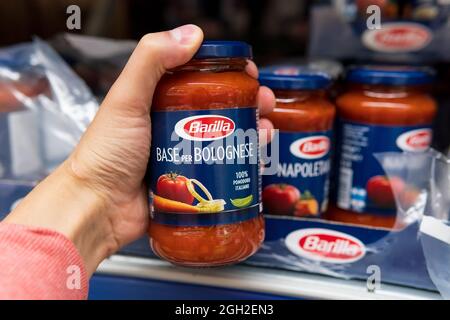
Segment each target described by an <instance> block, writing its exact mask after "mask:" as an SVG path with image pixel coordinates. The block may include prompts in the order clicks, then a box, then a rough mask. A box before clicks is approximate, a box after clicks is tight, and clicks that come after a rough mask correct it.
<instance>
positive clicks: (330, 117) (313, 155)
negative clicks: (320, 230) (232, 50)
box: [259, 66, 335, 218]
mask: <svg viewBox="0 0 450 320" xmlns="http://www.w3.org/2000/svg"><path fill="white" fill-rule="evenodd" d="M259 81H260V83H261V84H262V85H266V86H268V87H270V88H271V89H273V91H274V93H275V96H276V101H277V104H276V107H275V109H274V111H273V112H272V113H270V114H269V115H268V116H267V117H268V119H270V120H271V121H272V123H273V125H274V128H275V129H278V130H279V131H278V133H277V134H276V135H275V136H274V138H273V140H272V142H271V143H270V144H269V145H268V148H269V149H271V148H272V146H273V145H274V144H275V143H277V144H278V145H279V148H278V150H276V148H274V150H271V153H273V152H277V151H279V159H278V160H279V162H278V165H277V168H276V170H275V171H274V172H271V174H269V172H268V168H267V166H266V168H265V175H264V176H263V204H264V212H265V213H266V214H272V215H284V216H295V217H315V218H318V217H320V215H321V214H322V213H323V212H324V211H325V210H326V209H327V206H328V190H329V174H330V147H331V140H332V127H333V121H334V116H335V107H334V105H333V104H332V103H331V102H330V101H329V100H328V98H327V94H326V88H327V87H328V86H329V84H330V82H331V81H330V78H329V76H328V75H326V74H325V73H322V72H319V71H313V70H311V69H308V68H302V67H298V66H280V67H271V68H267V69H263V70H261V72H260V77H259ZM272 159H274V158H273V157H272Z"/></svg>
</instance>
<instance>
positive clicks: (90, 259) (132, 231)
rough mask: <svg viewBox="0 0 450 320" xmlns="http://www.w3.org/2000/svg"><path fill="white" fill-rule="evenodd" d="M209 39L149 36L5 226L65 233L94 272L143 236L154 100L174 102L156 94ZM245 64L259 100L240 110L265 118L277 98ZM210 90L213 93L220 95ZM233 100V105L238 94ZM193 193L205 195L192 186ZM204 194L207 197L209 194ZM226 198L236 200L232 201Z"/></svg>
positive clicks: (183, 33) (186, 29)
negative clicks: (73, 143)
mask: <svg viewBox="0 0 450 320" xmlns="http://www.w3.org/2000/svg"><path fill="white" fill-rule="evenodd" d="M202 41H203V34H202V31H201V30H200V29H199V28H198V27H196V26H193V25H186V26H183V27H180V28H177V29H174V30H172V31H169V32H160V33H155V34H148V35H146V36H144V37H143V38H142V39H141V41H140V42H139V44H138V46H137V48H136V49H135V51H134V52H133V54H132V55H131V57H130V59H129V61H128V63H127V65H126V66H125V68H124V69H123V71H122V73H121V75H120V76H119V78H118V79H117V80H116V82H115V83H114V85H113V86H112V88H111V89H110V91H109V93H108V95H107V96H106V98H105V99H104V101H103V103H102V105H101V107H100V110H99V111H98V113H97V115H96V117H95V119H94V121H93V122H92V124H91V125H90V127H89V128H88V130H87V131H86V133H85V134H84V136H83V138H82V140H81V141H80V143H79V145H78V146H77V147H76V149H75V150H74V152H73V153H72V155H71V156H70V157H69V158H68V159H67V160H66V161H65V162H64V163H63V164H62V165H61V166H60V167H58V168H57V169H56V170H55V171H54V172H53V173H52V174H51V175H50V176H49V177H47V178H46V179H45V180H44V181H42V182H41V183H40V184H39V185H38V186H37V187H36V188H35V189H34V190H33V191H32V192H31V193H30V194H29V195H28V196H27V197H26V198H24V199H23V201H21V202H20V204H19V205H18V207H17V208H16V209H15V210H14V211H13V212H12V213H11V214H10V215H9V216H8V217H7V218H6V219H5V221H6V222H9V223H15V224H22V225H27V226H33V227H42V228H48V229H52V230H55V231H57V232H59V233H61V234H63V235H65V236H66V237H67V238H69V239H70V240H71V241H72V242H73V243H74V244H75V246H76V248H77V249H78V251H79V252H80V254H81V256H82V257H83V259H84V261H85V265H86V269H87V274H88V275H91V274H92V273H93V272H94V271H95V269H96V267H97V266H98V264H99V263H100V262H101V261H102V260H103V259H104V258H106V257H108V256H109V255H111V254H112V253H114V252H116V251H117V250H118V249H119V248H120V247H122V246H124V245H126V244H127V243H130V242H131V241H134V240H136V239H137V238H139V237H141V236H142V235H144V234H145V232H146V231H147V229H148V222H149V205H148V200H149V199H148V198H149V197H148V191H147V187H146V185H145V183H144V176H145V174H146V170H147V163H148V159H149V156H150V140H151V138H152V139H153V140H154V141H157V140H158V139H159V137H158V135H159V134H160V133H159V132H154V134H155V136H154V137H151V119H150V109H151V108H152V103H151V101H152V98H154V105H155V106H156V107H155V110H154V111H157V110H158V109H160V108H162V107H164V106H165V105H164V103H165V102H170V101H172V100H169V98H167V99H160V96H159V95H156V96H155V97H153V93H154V91H155V87H156V85H157V83H158V81H159V80H160V78H161V77H162V76H163V75H164V74H165V73H166V71H167V70H170V69H173V68H176V67H179V66H181V65H184V64H185V63H187V62H188V61H190V60H191V58H192V57H193V55H194V54H195V53H196V52H197V51H198V49H199V47H200V45H201V43H202ZM238 66H239V68H240V69H241V70H242V71H244V70H245V71H246V72H242V73H239V75H240V78H239V79H242V81H243V79H246V81H248V83H251V85H249V84H246V87H245V88H247V87H251V88H252V97H251V99H250V96H249V95H247V94H244V95H243V97H244V98H247V97H248V98H249V101H247V100H245V99H244V100H240V101H239V100H236V103H237V106H239V107H240V106H243V105H248V106H252V107H255V108H256V107H258V108H259V111H260V113H261V114H264V113H267V112H270V111H271V109H272V108H273V106H274V103H275V102H274V101H275V100H274V96H273V94H272V92H271V91H270V90H269V89H267V88H258V85H257V83H256V81H255V80H254V79H255V78H256V77H257V69H256V66H255V65H254V64H253V63H252V62H247V60H245V59H243V60H242V61H240V62H239V63H238ZM239 79H237V80H236V81H241V80H239ZM166 83H167V82H166ZM162 85H164V84H162ZM207 87H208V86H206V84H205V88H207ZM209 87H210V86H209ZM198 90H200V91H201V90H205V89H202V88H198ZM160 92H161V91H160ZM179 93H180V92H179V91H176V90H175V91H171V92H168V96H170V97H171V99H177V98H176V97H177V95H178V97H180V96H179ZM209 93H210V94H211V95H213V94H214V91H210V92H209ZM223 93H224V91H223V90H218V91H216V94H217V95H218V96H219V97H220V98H221V99H222V100H221V101H225V100H226V95H223ZM192 97H198V95H193V96H192ZM229 98H230V99H231V100H230V101H232V100H233V99H238V95H235V96H231V97H229ZM223 99H225V100H223ZM250 100H251V101H250ZM164 101H165V102H164ZM230 101H225V102H224V103H225V104H227V103H228V104H230V103H231V102H230ZM205 102H206V100H205V99H203V100H200V101H190V102H189V101H184V103H185V105H186V104H187V103H193V104H197V103H198V105H199V106H201V103H205ZM255 110H256V109H255ZM260 127H261V128H268V129H270V128H271V124H270V122H269V121H267V120H264V119H261V121H260ZM238 152H245V150H238ZM254 152H256V151H254ZM189 178H193V177H189ZM192 188H195V190H196V192H197V193H200V192H201V190H200V189H199V188H198V185H196V184H195V182H193V181H192ZM209 191H210V192H211V193H214V191H215V190H214V189H212V188H210V189H209ZM201 196H202V198H205V199H207V196H206V195H205V194H201ZM224 201H226V202H227V203H231V202H230V199H224ZM235 203H236V202H235ZM237 203H239V201H238V202H237ZM241 204H242V203H241ZM248 221H252V220H248ZM244 223H249V224H250V223H253V222H244ZM255 223H256V222H255ZM192 249H193V250H196V249H198V248H192Z"/></svg>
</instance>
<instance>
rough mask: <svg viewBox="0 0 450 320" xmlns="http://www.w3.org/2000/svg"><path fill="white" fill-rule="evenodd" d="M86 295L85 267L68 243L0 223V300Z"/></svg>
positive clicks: (38, 230)
mask: <svg viewBox="0 0 450 320" xmlns="http://www.w3.org/2000/svg"><path fill="white" fill-rule="evenodd" d="M87 293H88V279H87V275H86V270H85V268H84V263H83V260H82V258H81V256H80V254H79V253H78V251H77V249H76V248H75V246H74V244H73V243H72V242H71V241H70V240H69V239H67V238H66V237H65V236H63V235H62V234H60V233H57V232H55V231H52V230H47V229H43V228H35V227H27V226H21V225H16V224H8V223H4V222H2V223H0V299H86V298H87Z"/></svg>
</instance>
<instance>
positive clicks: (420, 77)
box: [347, 65, 434, 86]
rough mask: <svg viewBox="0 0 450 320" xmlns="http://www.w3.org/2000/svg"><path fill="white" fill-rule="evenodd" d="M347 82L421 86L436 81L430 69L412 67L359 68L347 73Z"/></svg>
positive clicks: (353, 68)
mask: <svg viewBox="0 0 450 320" xmlns="http://www.w3.org/2000/svg"><path fill="white" fill-rule="evenodd" d="M347 80H348V81H350V82H356V83H364V84H385V85H397V86H398V85H421V84H428V83H431V82H432V81H433V80H434V72H433V70H432V69H430V68H425V67H422V68H419V67H410V66H369V65H367V66H357V67H352V68H350V69H349V70H348V71H347Z"/></svg>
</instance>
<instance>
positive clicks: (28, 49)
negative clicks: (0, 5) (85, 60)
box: [0, 39, 98, 181]
mask: <svg viewBox="0 0 450 320" xmlns="http://www.w3.org/2000/svg"><path fill="white" fill-rule="evenodd" d="M97 109H98V103H97V101H96V100H95V98H94V96H93V95H92V93H91V91H90V90H89V88H88V87H87V86H86V84H85V83H84V82H83V81H82V80H81V79H80V78H79V77H78V76H77V75H76V74H75V73H74V72H73V71H72V70H71V69H70V67H69V66H67V64H66V63H65V62H64V61H63V60H62V59H61V58H60V57H59V56H58V54H57V53H56V52H55V51H54V50H53V49H52V48H51V47H49V46H48V45H47V44H46V43H45V42H43V41H42V40H39V39H35V40H34V41H33V42H32V43H26V44H21V45H16V46H13V47H9V48H4V49H0V143H1V145H2V148H1V151H0V181H2V180H8V181H9V180H20V181H24V180H26V181H35V180H39V179H41V178H42V177H45V176H46V175H47V174H48V173H49V172H51V170H52V169H53V168H54V167H55V166H57V165H58V164H59V163H61V162H62V161H63V160H64V159H65V158H66V157H67V156H68V155H69V154H70V152H71V151H72V149H73V148H74V146H75V145H76V144H77V142H78V140H79V139H80V137H81V135H82V133H83V132H84V130H85V129H86V127H87V126H88V125H89V123H90V122H91V120H92V119H93V117H94V115H95V113H96V111H97Z"/></svg>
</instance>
